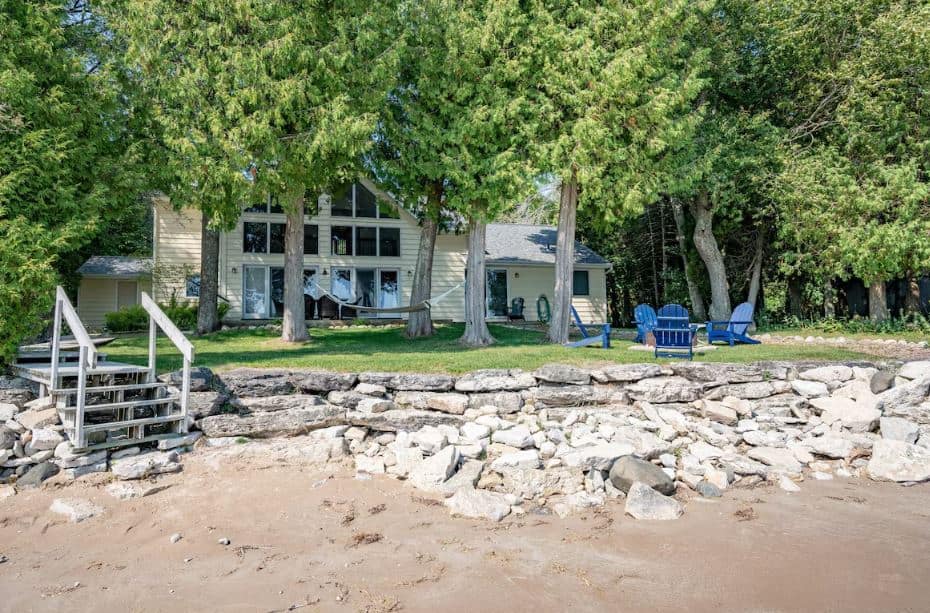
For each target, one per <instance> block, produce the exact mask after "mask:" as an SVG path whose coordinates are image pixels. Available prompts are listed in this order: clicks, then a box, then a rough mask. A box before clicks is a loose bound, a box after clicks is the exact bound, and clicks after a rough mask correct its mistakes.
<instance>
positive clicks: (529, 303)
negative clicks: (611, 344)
mask: <svg viewBox="0 0 930 613" xmlns="http://www.w3.org/2000/svg"><path fill="white" fill-rule="evenodd" d="M488 268H489V269H502V268H503V269H506V270H507V304H508V306H509V305H510V303H511V301H512V300H513V299H514V298H519V297H522V298H523V299H524V301H525V302H526V304H525V308H524V315H525V316H526V319H527V320H528V321H537V319H538V318H537V315H536V300H537V298H539V295H540V294H545V295H546V298H548V299H549V304H550V308H551V305H552V302H553V299H554V297H555V296H554V294H555V268H554V267H552V266H512V265H496V264H493V263H489V264H488ZM575 270H587V271H588V286H589V287H590V295H588V296H572V305H573V306H574V307H575V310H576V311H578V315H579V316H580V317H581V319H582V321H584V322H585V323H603V322H606V321H607V280H606V276H605V272H606V271H605V270H604V269H603V268H587V267H584V266H576V267H575Z"/></svg>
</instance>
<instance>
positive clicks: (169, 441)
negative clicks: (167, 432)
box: [158, 432, 203, 451]
mask: <svg viewBox="0 0 930 613" xmlns="http://www.w3.org/2000/svg"><path fill="white" fill-rule="evenodd" d="M201 436H203V433H202V432H190V433H188V434H182V435H180V436H173V437H171V438H163V439H160V440H159V441H158V449H159V451H168V450H169V449H177V448H178V447H188V446H190V445H193V444H194V443H196V442H197V441H198V440H200V437H201Z"/></svg>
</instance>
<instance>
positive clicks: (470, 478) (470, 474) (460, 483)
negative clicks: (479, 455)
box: [436, 460, 484, 496]
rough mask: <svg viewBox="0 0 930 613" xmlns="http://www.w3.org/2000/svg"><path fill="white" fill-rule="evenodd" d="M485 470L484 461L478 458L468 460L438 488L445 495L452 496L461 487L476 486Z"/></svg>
mask: <svg viewBox="0 0 930 613" xmlns="http://www.w3.org/2000/svg"><path fill="white" fill-rule="evenodd" d="M483 470H484V462H481V461H478V460H466V461H465V462H463V463H462V466H461V467H459V469H458V470H457V471H456V472H455V474H454V475H452V476H451V477H449V478H448V479H447V480H446V481H445V482H444V483H442V484H441V485H439V486H438V487H437V489H436V491H438V492H439V493H441V494H443V495H444V496H451V495H452V494H454V493H455V492H457V491H458V490H460V489H461V488H463V487H464V488H474V487H475V484H476V483H478V479H480V478H481V472H482V471H483Z"/></svg>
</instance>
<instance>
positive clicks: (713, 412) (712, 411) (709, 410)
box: [702, 400, 739, 426]
mask: <svg viewBox="0 0 930 613" xmlns="http://www.w3.org/2000/svg"><path fill="white" fill-rule="evenodd" d="M702 404H703V413H704V417H706V418H708V419H709V420H711V421H716V422H718V423H721V424H724V425H727V426H735V425H736V423H737V422H738V421H739V416H738V415H737V414H736V411H734V410H733V409H731V408H730V407H728V406H726V405H724V404H723V403H722V402H715V401H713V400H705V401H703V403H702Z"/></svg>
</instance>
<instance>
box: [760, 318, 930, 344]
mask: <svg viewBox="0 0 930 613" xmlns="http://www.w3.org/2000/svg"><path fill="white" fill-rule="evenodd" d="M760 327H764V328H765V329H766V330H770V331H791V332H796V333H798V334H805V333H808V334H818V333H821V334H831V335H837V334H848V335H868V334H881V335H898V336H903V337H905V338H922V339H924V340H926V339H927V338H930V319H928V318H926V317H924V316H923V315H921V314H920V313H911V314H908V315H906V316H905V317H901V318H898V319H888V320H886V321H882V322H875V321H872V320H870V319H864V318H862V317H851V318H848V319H817V320H811V319H800V318H797V317H785V318H784V319H782V320H780V321H768V322H760Z"/></svg>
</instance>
